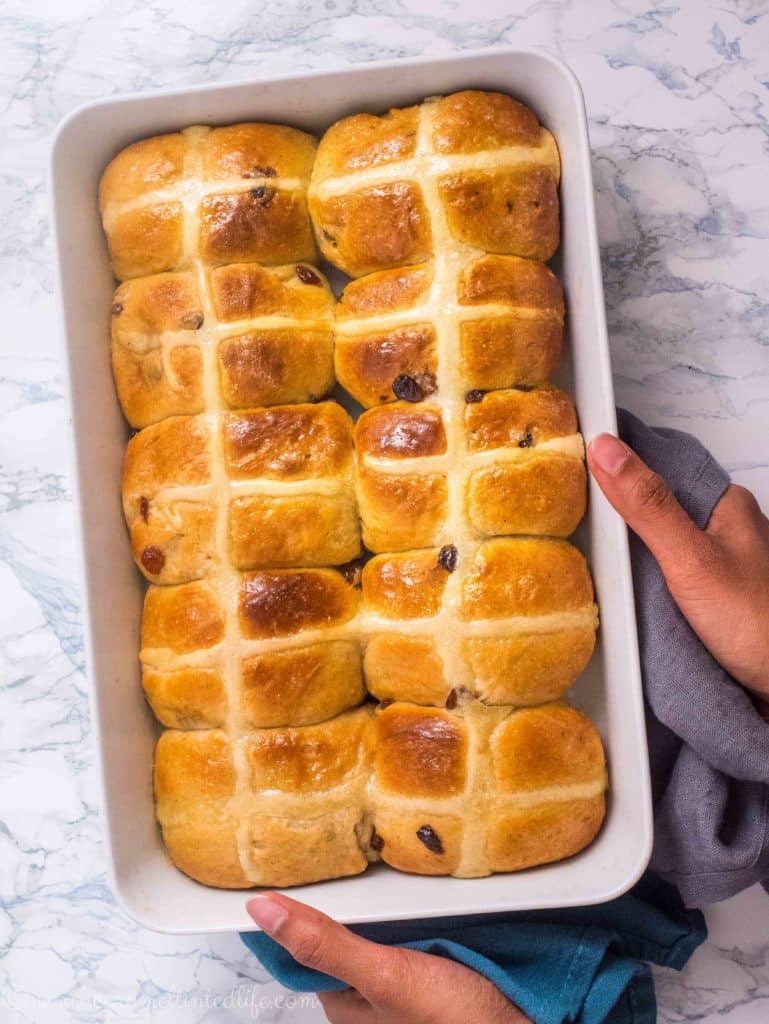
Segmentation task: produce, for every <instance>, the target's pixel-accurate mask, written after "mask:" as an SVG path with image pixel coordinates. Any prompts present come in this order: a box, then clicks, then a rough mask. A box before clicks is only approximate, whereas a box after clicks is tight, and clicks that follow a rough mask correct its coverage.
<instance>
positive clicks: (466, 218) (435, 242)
mask: <svg viewBox="0 0 769 1024" xmlns="http://www.w3.org/2000/svg"><path fill="white" fill-rule="evenodd" d="M559 177H560V161H559V157H558V149H557V147H556V145H555V141H554V139H553V137H552V135H551V134H550V133H549V132H548V131H546V130H545V129H544V128H543V127H542V126H541V125H540V124H539V122H538V121H537V118H536V115H535V114H534V113H532V111H531V110H529V109H528V108H527V107H525V106H524V105H523V104H522V103H518V102H517V101H516V100H514V99H512V98H511V97H509V96H504V95H503V94H501V93H493V92H476V91H472V90H469V91H467V92H460V93H455V94H454V95H452V96H446V97H443V98H437V99H432V100H427V101H425V102H424V103H422V104H421V105H420V106H418V107H409V108H407V109H405V110H391V111H390V113H389V114H386V115H384V116H383V117H374V116H372V115H370V114H354V115H353V116H352V117H347V118H345V119H344V120H342V121H338V122H337V123H336V124H335V125H332V127H331V128H329V130H328V131H327V132H326V133H325V135H324V136H323V139H322V141H321V143H320V146H319V148H318V154H317V157H316V159H315V164H314V167H313V172H312V179H311V182H310V189H309V204H310V213H311V215H312V219H313V223H314V224H315V229H316V232H317V237H318V244H319V245H320V248H321V252H322V253H323V255H324V256H325V257H326V259H327V260H329V261H330V262H332V263H334V264H336V266H338V267H340V268H341V269H342V270H344V271H345V273H347V274H350V276H351V277H361V276H362V275H363V274H369V273H371V272H372V271H376V270H384V269H388V268H391V267H399V266H408V265H409V264H413V263H420V262H422V261H424V260H427V259H429V258H430V257H431V256H433V255H436V254H440V252H441V247H442V242H443V231H436V220H437V219H438V218H440V219H441V220H443V221H445V224H446V229H447V231H448V233H449V235H450V237H451V238H452V239H453V240H455V241H456V242H459V243H464V244H465V245H468V246H472V247H474V248H476V249H483V250H486V251H487V252H494V253H506V254H508V255H511V256H522V257H525V258H526V259H532V260H547V259H550V257H551V256H552V255H553V253H554V252H555V250H556V248H557V247H558V238H559V216H558V192H557V189H558V181H559Z"/></svg>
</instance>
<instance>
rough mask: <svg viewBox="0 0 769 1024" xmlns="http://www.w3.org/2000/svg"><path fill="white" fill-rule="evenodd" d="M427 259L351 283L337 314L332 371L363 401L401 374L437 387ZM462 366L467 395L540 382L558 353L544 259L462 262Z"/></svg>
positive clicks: (556, 313)
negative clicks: (420, 262)
mask: <svg viewBox="0 0 769 1024" xmlns="http://www.w3.org/2000/svg"><path fill="white" fill-rule="evenodd" d="M431 279H432V271H431V268H430V267H429V265H419V266H416V267H406V268H401V269H397V270H390V271H380V272H378V273H375V274H370V275H368V276H367V277H364V278H361V279H360V280H358V281H352V282H351V283H350V284H349V285H348V286H347V288H346V289H345V291H344V293H343V295H342V299H341V301H340V304H339V307H338V312H337V327H336V335H335V363H336V374H337V377H338V378H339V381H340V383H341V384H342V385H343V386H344V387H345V388H346V389H347V390H348V391H349V392H350V393H351V394H352V395H353V397H354V398H356V399H357V400H358V401H359V402H360V403H361V404H362V405H364V406H367V407H371V406H374V405H379V404H381V403H383V402H392V401H393V400H394V399H395V397H396V396H395V392H394V390H393V384H394V382H395V380H396V378H397V377H399V376H401V375H403V374H406V375H407V376H409V377H412V378H414V379H415V380H416V381H420V380H421V381H424V380H428V381H431V382H432V383H431V386H434V385H435V383H436V382H437V383H438V384H441V382H442V380H443V379H444V377H445V374H446V371H447V370H449V371H450V369H451V368H450V367H449V368H447V367H440V366H439V365H438V351H437V344H436V329H435V323H434V322H433V320H434V319H436V318H438V317H439V316H440V315H441V313H442V307H441V305H440V304H435V303H431V301H430V298H429V287H430V284H431ZM456 299H457V304H458V307H459V309H458V312H457V318H458V322H459V347H460V371H461V377H462V380H463V381H464V384H465V388H466V390H467V391H473V390H477V389H480V390H488V389H490V388H507V387H510V386H511V385H516V384H521V385H533V384H541V383H542V382H543V381H544V380H546V379H547V377H548V376H549V375H550V374H551V373H552V372H553V371H554V370H555V369H556V367H557V366H558V363H559V362H560V357H561V341H562V335H563V316H564V307H563V293H562V290H561V286H560V283H559V281H558V279H557V278H556V277H555V275H554V274H553V273H552V272H551V271H550V270H549V269H548V268H547V267H546V266H545V265H544V264H543V263H537V262H534V261H532V260H524V259H519V258H517V257H514V256H499V255H487V256H482V257H480V258H477V259H475V258H473V259H470V260H469V261H466V262H465V263H464V264H463V265H462V267H461V270H460V273H459V276H458V279H457V289H456Z"/></svg>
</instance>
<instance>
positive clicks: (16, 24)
mask: <svg viewBox="0 0 769 1024" xmlns="http://www.w3.org/2000/svg"><path fill="white" fill-rule="evenodd" d="M481 12H482V15H481ZM0 25H2V34H1V35H0V79H2V86H3V88H2V96H3V97H4V102H3V104H2V113H0V118H1V119H2V127H3V130H4V137H5V143H4V146H3V152H2V158H1V160H2V186H3V187H2V190H1V191H0V238H1V239H2V241H1V242H0V261H1V263H0V267H1V273H0V296H1V299H2V305H1V308H2V322H3V330H4V334H5V338H4V341H3V344H2V347H1V348H0V679H1V680H2V684H3V690H2V695H3V705H2V714H0V731H1V732H2V748H3V766H4V771H3V784H2V786H0V822H2V824H0V1019H2V1020H3V1021H6V1020H10V1021H12V1022H14V1024H15V1022H16V1021H19V1022H25V1024H26V1022H35V1024H49V1022H52V1024H58V1022H62V1024H64V1022H68V1024H69V1022H97V1021H129V1020H141V1021H145V1020H152V1021H159V1022H163V1024H165V1022H173V1024H177V1022H181V1024H187V1022H193V1021H194V1022H198V1021H201V1022H202V1021H205V1022H206V1024H223V1022H231V1021H245V1020H254V1019H259V1020H270V1021H281V1022H286V1021H291V1022H292V1024H294V1022H296V1024H299V1022H302V1024H303V1022H305V1021H307V1022H309V1021H320V1020H323V1014H322V1012H321V1010H320V1008H319V1005H318V1004H317V1003H315V1004H314V1005H313V1000H312V998H311V997H306V998H304V999H303V1000H299V1001H298V1002H297V1003H296V1005H291V1002H290V997H289V1001H288V1002H286V993H284V992H282V991H281V990H280V989H279V988H278V986H276V985H275V984H274V983H270V982H268V981H267V980H266V978H265V975H264V973H263V972H262V971H261V970H260V969H259V967H258V966H257V965H256V963H255V961H254V960H253V958H251V957H250V956H249V955H248V954H247V953H246V952H245V950H244V949H243V948H242V947H241V944H240V942H239V940H238V938H237V936H234V935H233V936H211V937H202V938H200V937H198V938H174V937H168V936H161V935H156V934H153V933H151V932H147V931H144V930H142V929H140V928H138V927H136V926H135V925H134V924H133V923H132V922H131V921H130V920H128V919H127V918H126V917H125V916H124V915H123V914H122V913H121V911H120V910H118V909H117V908H116V906H115V905H114V903H113V901H112V897H111V895H110V892H109V889H108V887H107V884H106V882H105V874H104V863H103V848H102V844H101V838H100V825H99V820H98V811H97V806H96V791H95V790H96V787H95V778H94V770H93V748H92V742H91V732H90V726H89V718H88V707H87V683H86V680H85V678H84V674H83V654H82V646H81V637H80V626H79V620H78V595H77V591H76V588H75V584H74V582H73V581H74V576H75V573H74V554H73V545H74V541H73V532H72V524H71V509H70V499H69V481H68V474H67V455H66V443H65V437H66V431H67V424H66V420H65V409H64V402H63V398H62V376H61V368H60V362H59V347H58V340H57V330H58V327H57V322H56V311H55V301H54V295H53V275H52V267H51V262H52V253H51V238H50V229H49V225H48V197H47V185H46V163H47V152H48V145H49V140H50V137H51V134H52V132H53V129H54V127H55V125H56V123H57V122H58V121H59V120H60V118H62V117H63V116H64V115H65V114H66V113H68V112H69V111H70V110H72V109H73V108H74V107H75V106H77V105H78V104H80V103H82V102H83V101H85V100H89V99H92V98H96V97H103V96H107V95H111V94H116V93H120V92H125V91H129V90H142V89H153V88H156V87H161V86H184V85H188V84H189V85H192V84H195V83H199V82H210V81H222V80H236V79H245V78H248V76H249V75H253V74H257V73H258V74H268V73H270V72H289V71H291V70H299V69H303V68H311V67H319V68H320V67H333V66H337V65H340V64H344V63H351V62H360V61H366V60H370V59H374V58H376V57H380V56H383V57H394V56H398V55H413V54H420V53H429V54H438V53H447V52H450V51H452V50H454V49H458V48H465V47H478V46H487V45H500V46H501V45H508V44H510V43H516V44H522V45H523V44H535V45H541V46H544V47H546V48H548V49H550V50H552V51H553V52H555V53H557V54H559V55H560V56H561V57H563V58H565V59H566V60H567V61H568V62H569V63H570V64H571V66H572V67H573V68H574V70H575V71H576V73H577V74H578V75H579V77H580V79H581V81H582V84H583V87H584V89H585V93H586V98H587V105H588V111H589V114H590V118H591V132H592V142H593V150H594V166H595V177H596V187H597V202H598V213H599V226H600V235H601V244H602V250H603V259H604V275H605V281H606V297H607V306H608V312H609V325H610V330H611V339H612V349H613V357H614V370H615V381H616V386H617V394H618V401H619V402H620V403H622V404H626V405H627V406H629V407H630V408H631V409H632V410H633V411H635V412H637V413H638V414H640V415H641V416H643V417H644V418H646V419H648V420H650V421H651V422H654V423H665V424H668V425H674V426H680V427H684V428H687V429H691V430H693V431H694V432H696V433H698V434H699V435H700V436H701V437H702V438H703V440H704V441H705V442H706V443H707V444H708V445H709V446H710V447H711V449H712V450H713V451H714V452H715V454H716V455H717V456H718V457H719V458H720V459H721V461H722V462H723V463H724V464H725V465H726V466H727V468H728V469H729V470H730V471H731V472H732V474H733V477H734V479H735V480H737V481H739V482H741V483H743V484H745V485H747V486H749V487H751V488H753V489H754V490H755V491H756V493H757V495H758V497H759V499H760V500H761V501H762V503H763V505H764V507H765V508H769V472H767V470H768V469H769V448H767V443H766V439H767V437H769V348H768V346H769V307H768V306H767V302H769V269H767V268H768V267H769V261H768V260H767V236H768V235H769V206H768V205H767V184H766V183H767V180H768V178H767V172H768V171H769V164H768V160H767V131H768V129H767V125H769V104H768V103H767V100H768V99H769V93H767V88H768V85H767V83H768V82H769V56H768V55H769V3H766V2H762V0H722V2H720V3H718V2H706V0H677V2H674V3H671V2H664V0H663V2H660V0H648V2H647V3H642V2H639V0H590V3H587V2H578V0H572V2H569V0H484V2H483V3H478V2H477V0H443V2H440V0H417V2H409V0H400V2H399V0H303V2H291V0H285V2H282V0H270V2H261V3H260V2H258V0H256V2H252V3H250V4H249V3H244V2H241V0H238V2H235V0H230V2H228V0H224V2H222V3H219V4H208V3H204V2H201V0H184V2H181V0H150V2H147V0H113V2H111V3H109V4H105V3H104V2H103V0H67V2H66V3H59V2H57V0H5V2H4V3H3V5H2V9H0ZM85 286H87V282H86V283H85ZM708 917H709V922H710V926H711V938H710V940H709V942H708V944H707V945H706V946H705V947H703V948H702V949H701V950H699V951H698V952H697V954H696V955H695V957H694V959H693V960H692V962H691V964H690V966H689V967H688V968H687V970H686V971H685V972H684V973H683V975H682V976H678V975H675V974H673V973H672V972H659V974H658V979H659V998H660V1019H661V1020H663V1021H671V1022H672V1021H684V1020H686V1021H694V1020H697V1021H705V1022H709V1024H714V1022H715V1021H716V1020H718V1021H720V1022H722V1024H758V1022H759V1021H763V1020H766V1019H767V1017H769V959H768V958H769V898H767V897H766V896H765V895H764V893H763V891H762V890H759V889H755V890H752V891H750V892H749V893H745V894H743V895H741V896H740V897H738V898H736V899H734V900H731V901H729V902H728V903H725V904H722V905H720V906H718V907H715V908H713V909H712V910H711V911H710V912H709V915H708ZM9 1007H10V1010H9Z"/></svg>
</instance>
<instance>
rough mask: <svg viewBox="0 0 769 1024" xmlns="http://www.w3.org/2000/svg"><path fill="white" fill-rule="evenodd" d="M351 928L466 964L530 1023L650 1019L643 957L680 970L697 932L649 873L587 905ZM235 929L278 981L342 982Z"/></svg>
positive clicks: (689, 914)
mask: <svg viewBox="0 0 769 1024" xmlns="http://www.w3.org/2000/svg"><path fill="white" fill-rule="evenodd" d="M352 931H354V932H356V933H357V934H358V935H362V936H363V937H364V938H367V939H372V940H373V941H374V942H382V943H385V944H387V945H399V946H405V947H407V948H409V949H418V950H422V951H423V952H425V953H434V954H436V955H438V956H445V957H448V958H449V959H451V960H456V961H458V962H459V963H462V964H466V965H467V966H468V967H471V968H473V970H476V971H478V972H479V973H480V974H483V975H485V976H486V977H487V978H488V979H489V980H490V981H492V982H493V983H494V984H495V985H496V986H497V988H499V989H500V990H501V991H502V992H503V993H504V994H505V995H506V996H507V997H508V999H511V1000H512V1001H513V1002H514V1003H515V1004H516V1006H519V1007H520V1008H521V1009H522V1010H523V1012H524V1013H526V1014H527V1015H528V1016H529V1017H531V1018H532V1020H534V1021H535V1022H536V1024H655V1021H656V1015H657V1008H656V1001H655V998H654V985H653V984H652V978H651V972H650V970H649V967H648V966H647V963H655V964H660V965H663V966H665V967H673V968H676V969H678V970H680V969H681V967H683V965H684V964H685V963H686V961H687V960H688V959H689V957H690V956H691V955H692V953H693V952H694V950H695V949H696V948H697V946H699V945H700V944H701V943H702V942H704V941H705V938H706V936H707V930H706V928H705V920H704V918H703V917H702V914H701V913H700V912H699V911H698V910H687V909H686V907H685V906H684V905H683V903H682V902H681V898H680V896H679V895H678V892H677V890H676V889H674V888H673V887H672V886H671V885H668V883H667V882H663V881H662V880H661V879H659V878H657V877H656V876H655V875H653V874H651V873H647V874H646V875H645V876H644V878H642V879H641V881H640V882H639V883H638V885H636V887H635V888H634V889H633V890H632V891H631V892H629V893H627V894H626V895H625V896H622V897H621V898H620V899H618V900H614V901H612V902H610V903H603V904H601V905H600V906H596V907H576V908H571V909H565V910H555V911H537V912H534V913H528V914H491V915H489V914H486V915H478V916H470V917H444V918H434V919H432V920H429V921H397V922H396V921H394V922H382V923H378V924H371V925H358V926H354V927H353V928H352ZM241 938H242V939H243V942H245V944H246V946H248V948H249V949H250V950H251V952H252V953H254V954H255V955H256V957H257V958H258V959H259V960H260V962H261V963H262V966H263V967H264V968H265V969H266V970H267V971H268V972H269V973H270V974H271V975H272V976H273V977H274V978H275V979H276V980H277V981H279V982H280V983H281V984H282V985H284V986H285V987H286V988H289V989H293V990H294V991H297V992H332V991H334V990H337V989H342V988H345V987H346V986H345V985H344V984H343V983H342V982H340V981H337V980H336V979H335V978H331V977H329V976H328V975H327V974H321V973H319V972H318V971H313V970H310V969H309V968H307V967H303V966H302V965H301V964H298V963H297V962H296V961H295V960H294V959H293V957H291V956H290V955H289V954H288V953H287V952H286V950H285V949H283V947H282V946H280V945H278V943H276V942H274V941H273V940H272V939H270V938H269V937H268V936H267V935H265V934H264V933H263V932H243V933H242V934H241ZM479 1024H480V1022H479Z"/></svg>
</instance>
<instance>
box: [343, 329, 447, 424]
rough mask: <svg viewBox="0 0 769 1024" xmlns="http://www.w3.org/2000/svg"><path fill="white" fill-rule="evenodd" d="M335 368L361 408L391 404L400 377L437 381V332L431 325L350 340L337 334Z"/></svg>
mask: <svg viewBox="0 0 769 1024" xmlns="http://www.w3.org/2000/svg"><path fill="white" fill-rule="evenodd" d="M334 366H335V370H336V376H337V379H338V380H339V383H340V384H341V385H342V387H343V388H345V390H346V391H349V393H350V394H351V395H352V396H353V398H354V399H356V401H358V402H360V404H361V405H363V406H366V407H368V408H370V407H371V406H373V405H380V404H381V403H383V402H392V401H394V400H395V398H396V395H395V392H394V390H393V385H394V384H395V381H396V380H397V378H398V377H401V376H403V375H406V376H408V377H412V378H414V379H415V380H420V379H424V378H427V379H435V376H436V374H437V371H438V354H437V351H436V345H435V329H434V328H433V327H432V325H431V324H409V325H407V326H406V327H395V328H393V329H392V330H388V331H383V332H381V333H377V332H372V333H367V334H359V335H356V336H354V337H349V338H346V337H345V336H344V335H341V334H337V335H336V336H335V345H334Z"/></svg>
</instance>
